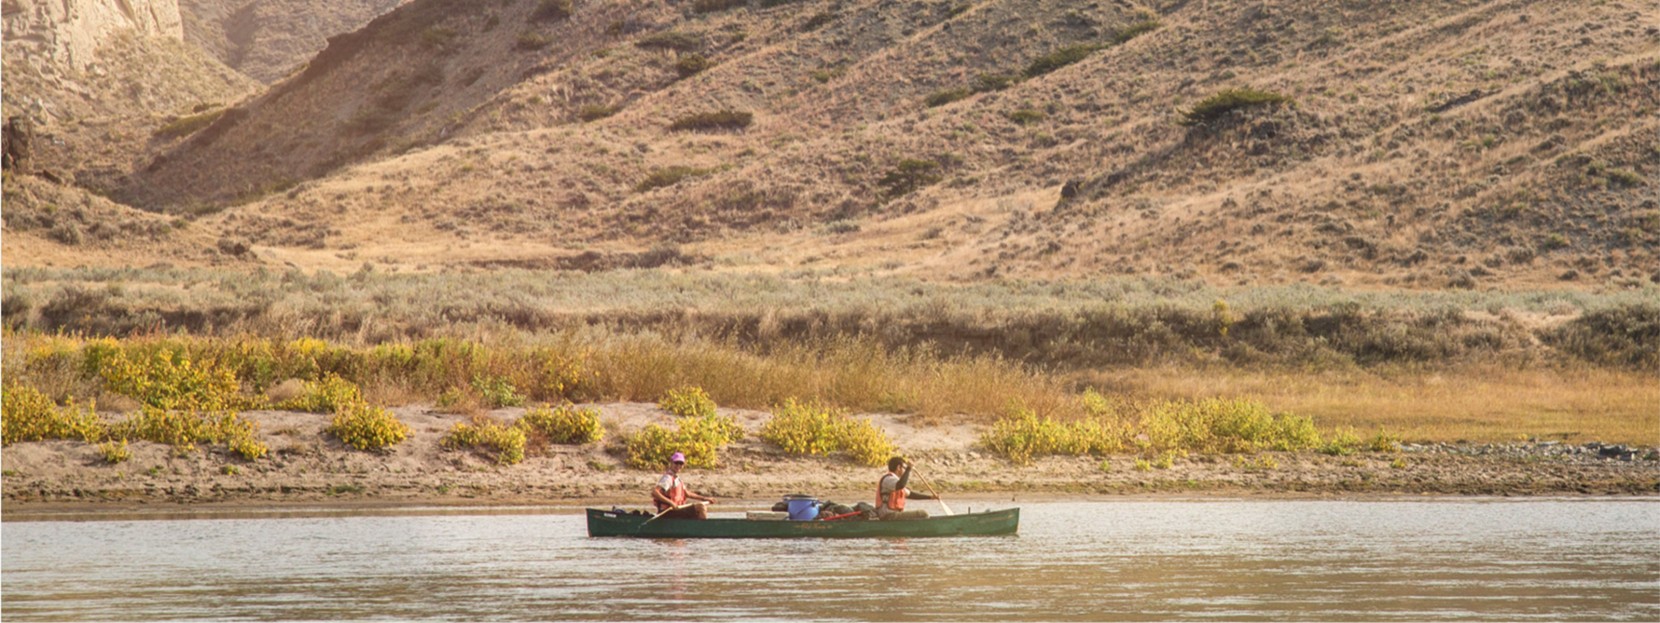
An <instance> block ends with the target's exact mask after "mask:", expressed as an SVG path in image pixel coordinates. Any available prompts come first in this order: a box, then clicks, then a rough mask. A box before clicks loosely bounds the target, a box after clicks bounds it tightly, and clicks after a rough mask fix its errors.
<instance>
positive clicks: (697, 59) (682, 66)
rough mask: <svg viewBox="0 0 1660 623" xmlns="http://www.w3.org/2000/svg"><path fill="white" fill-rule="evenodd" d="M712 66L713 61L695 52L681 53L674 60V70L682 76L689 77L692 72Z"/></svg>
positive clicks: (713, 64)
mask: <svg viewBox="0 0 1660 623" xmlns="http://www.w3.org/2000/svg"><path fill="white" fill-rule="evenodd" d="M714 66H715V63H714V62H712V61H710V60H709V59H708V57H705V56H704V55H702V54H697V53H691V54H685V55H682V56H681V57H680V58H677V59H675V61H674V71H675V73H678V74H680V77H682V78H688V77H691V76H692V75H693V74H696V73H698V72H701V71H703V70H705V69H708V68H710V67H714Z"/></svg>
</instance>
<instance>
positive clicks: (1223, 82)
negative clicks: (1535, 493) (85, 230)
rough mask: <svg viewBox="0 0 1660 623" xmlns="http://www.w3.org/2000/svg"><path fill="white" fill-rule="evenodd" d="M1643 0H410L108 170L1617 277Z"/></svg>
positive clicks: (234, 223) (1193, 263)
mask: <svg viewBox="0 0 1660 623" xmlns="http://www.w3.org/2000/svg"><path fill="white" fill-rule="evenodd" d="M1657 6H1660V5H1657V4H1656V3H1655V2H1652V1H1647V2H1622V1H1611V2H1601V3H1584V2H1577V1H1570V0H1560V1H1546V0H1539V1H1475V0H1444V1H1419V2H1395V3H1351V2H1338V1H1317V2H1306V1H1292V0H1279V1H1276V0H1252V1H1243V0H1239V1H1232V0H1210V1H1208V2H1191V1H1168V2H1141V3H1137V2H1097V3H1088V4H1079V3H1059V2H1039V1H1036V0H983V1H980V2H969V1H966V0H941V1H922V2H904V3H893V2H883V1H877V0H864V1H855V0H839V1H838V0H799V1H789V0H754V1H753V2H738V1H736V0H696V1H694V2H662V1H644V0H635V1H625V2H577V3H572V2H569V1H563V0H502V1H501V2H495V3H484V4H477V3H468V2H462V1H461V0H415V1H413V2H410V3H409V4H406V5H403V6H401V7H400V8H398V9H396V10H393V11H391V12H390V13H387V14H385V15H382V16H380V17H378V18H376V19H374V20H373V21H372V22H370V23H369V24H368V25H367V26H366V27H365V28H363V29H362V30H359V31H357V32H354V33H351V34H349V35H342V36H338V37H335V38H332V39H331V40H330V41H329V44H328V47H327V48H326V49H325V50H324V51H323V52H321V53H320V54H319V55H318V56H316V57H315V58H314V59H312V60H311V61H310V62H309V64H308V66H307V67H306V68H305V69H304V70H302V71H299V72H297V73H295V74H293V75H290V76H288V77H287V78H285V79H283V80H281V81H279V82H277V83H275V84H273V85H272V86H271V87H270V88H269V89H268V90H267V91H265V92H264V93H263V94H261V95H260V96H258V97H256V98H253V99H249V100H246V101H245V102H243V103H242V104H239V105H238V106H236V107H235V108H234V109H232V110H230V111H227V112H226V113H224V114H223V115H222V116H219V117H218V118H217V120H216V121H214V122H213V123H212V124H210V125H205V126H204V127H203V128H202V129H200V130H198V131H196V132H194V133H193V135H191V136H190V137H189V138H187V139H185V140H183V141H182V142H180V143H178V144H177V145H176V146H169V147H166V148H165V149H161V150H159V153H158V154H157V155H156V156H155V157H154V158H153V159H151V160H150V161H148V162H147V163H145V164H144V166H142V167H140V168H139V170H137V171H135V172H134V173H133V175H132V177H131V178H130V180H129V181H128V182H127V183H125V184H123V185H122V187H121V188H120V189H119V192H118V193H116V195H115V196H117V197H118V198H120V199H122V200H123V201H128V202H131V203H133V204H134V205H139V206H144V207H146V208H149V209H156V210H167V211H173V212H179V213H183V212H193V213H196V212H214V211H218V212H217V213H215V214H214V215H213V216H210V217H207V218H206V219H204V220H202V221H201V223H202V225H203V226H205V227H211V228H216V229H217V230H218V231H221V232H223V234H224V235H225V236H229V237H234V238H237V239H247V240H248V241H249V242H250V244H252V245H253V247H254V248H255V249H257V250H259V253H263V254H264V255H262V257H266V258H268V259H269V260H270V261H277V260H279V259H280V261H285V262H292V263H295V264H297V265H301V266H314V267H342V268H349V267H355V266H356V265H358V264H361V263H364V262H370V263H380V264H384V265H388V266H394V267H398V266H402V267H413V268H420V267H427V268H430V267H433V266H445V265H475V266H485V267H493V266H560V265H566V264H568V263H569V259H570V258H572V257H575V256H579V255H582V254H584V253H600V254H614V253H639V252H643V251H645V250H647V249H653V248H673V249H676V253H677V254H680V256H683V257H687V258H702V259H701V260H693V261H708V262H711V263H712V265H713V266H717V267H732V268H740V269H741V268H744V267H751V268H761V267H764V268H765V269H766V270H806V271H840V270H853V271H864V272H874V273H879V274H885V273H902V274H916V275H921V276H925V277H940V278H953V279H983V278H988V277H1002V276H1026V277H1056V276H1070V277H1087V276H1092V275H1106V274H1144V275H1175V276H1188V277H1196V278H1203V279H1207V280H1210V281H1214V282H1221V283H1291V282H1311V283H1325V284H1346V285H1352V286H1363V287H1364V286H1370V285H1394V286H1406V287H1414V288H1477V287H1485V286H1489V285H1515V284H1532V285H1541V284H1563V285H1567V286H1570V287H1583V286H1590V285H1596V286H1601V285H1612V286H1622V285H1634V284H1637V283H1643V282H1648V281H1651V280H1660V252H1657V248H1660V182H1657V180H1660V147H1657V146H1660V114H1657V112H1660V22H1657V21H1656V20H1657V18H1656V16H1657V15H1660V11H1657V10H1656V8H1657ZM8 76H9V74H8ZM233 206H234V207H233Z"/></svg>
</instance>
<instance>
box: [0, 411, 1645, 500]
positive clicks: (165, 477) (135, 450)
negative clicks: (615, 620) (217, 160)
mask: <svg viewBox="0 0 1660 623" xmlns="http://www.w3.org/2000/svg"><path fill="white" fill-rule="evenodd" d="M592 406H594V407H595V408H598V409H599V410H600V411H601V413H602V421H603V422H604V423H605V426H606V428H607V438H606V440H605V441H602V442H600V443H598V444H588V445H584V446H560V445H555V446H551V447H550V448H548V449H547V451H546V452H544V453H540V454H533V455H532V456H529V457H527V458H526V459H525V460H524V462H522V463H519V464H517V465H497V464H495V463H494V462H493V461H492V460H490V459H488V458H486V457H483V456H480V455H477V454H473V453H470V452H466V451H452V450H445V449H444V448H442V447H441V445H440V444H439V439H440V438H441V437H442V436H443V434H444V433H445V432H447V431H448V430H449V428H450V427H451V426H453V425H454V423H456V422H461V421H465V420H466V419H467V416H464V415H460V414H454V413H440V412H437V411H434V410H433V409H432V408H430V407H428V406H409V407H402V408H398V409H395V410H394V412H395V413H396V414H397V416H398V417H399V418H400V419H401V420H403V421H404V422H406V423H408V424H409V425H410V427H411V435H410V438H409V439H408V440H406V441H405V442H404V443H402V444H400V445H398V446H397V447H396V448H395V449H394V450H393V451H392V452H389V453H386V454H378V453H367V452H358V451H354V450H351V449H350V448H348V447H346V446H344V445H342V444H340V443H339V442H338V441H336V440H334V439H333V438H331V437H329V436H327V435H325V434H324V433H323V428H324V427H325V426H327V424H328V420H329V418H328V416H325V415H318V414H312V413H298V412H288V411H250V412H245V413H244V416H245V417H247V418H248V419H250V420H253V421H255V422H258V424H259V430H260V431H261V433H260V435H261V437H262V438H263V440H264V441H265V442H266V443H267V444H268V445H269V446H270V447H271V451H272V452H271V455H270V456H268V457H266V458H264V459H261V460H258V461H243V460H240V459H237V458H234V457H233V456H231V455H229V454H227V453H226V452H224V451H223V449H222V448H217V447H213V448H209V447H202V448H198V449H197V450H195V451H193V452H185V453H181V452H179V451H176V450H175V449H174V448H172V447H169V446H164V445H160V444H152V443H148V442H133V443H132V444H131V445H130V450H131V458H129V459H128V460H126V461H124V462H121V463H118V464H113V465H112V464H109V463H107V462H105V460H104V459H103V457H102V455H100V454H99V452H98V449H97V447H96V446H93V445H91V444H86V443H81V442H73V441H50V442H30V443H19V444H13V445H12V446H8V447H6V448H5V449H4V452H3V454H0V463H3V465H4V476H3V478H0V485H3V486H0V489H3V496H4V502H5V512H6V514H7V515H8V516H14V515H15V514H17V513H19V512H29V511H35V510H39V511H53V512H60V511H66V510H71V511H72V510H78V509H79V510H98V509H117V510H118V509H139V508H156V505H159V506H162V507H188V508H196V507H233V508H258V507H294V506H310V505H329V506H333V505H363V506H366V507H373V506H438V507H442V506H455V505H516V504H531V505H542V504H571V505H612V504H618V505H625V506H626V505H644V502H645V500H646V499H647V493H646V492H647V491H648V489H649V487H650V486H651V483H652V481H653V480H654V477H655V473H654V472H651V471H641V470H636V469H631V468H629V467H627V466H626V464H625V463H624V461H623V457H622V454H621V453H620V452H619V451H618V450H617V448H616V447H615V441H616V440H617V439H619V438H621V436H622V435H623V434H626V433H629V432H632V431H635V430H638V429H639V428H640V427H643V426H645V425H647V424H652V423H657V424H664V425H667V424H669V423H670V420H671V416H669V415H667V414H666V413H663V412H662V411H661V410H659V409H657V408H656V405H653V404H649V403H611V404H601V405H592ZM514 411H515V410H511V409H507V410H501V411H498V412H495V413H493V414H492V415H495V416H497V417H502V418H510V417H514V416H515V415H516V413H514ZM722 413H723V414H729V415H733V416H734V417H735V418H736V419H737V420H738V421H739V422H740V423H741V424H742V425H744V426H745V428H746V429H748V431H749V432H750V433H751V435H750V436H748V437H746V438H745V439H743V440H741V441H739V442H737V443H735V444H733V445H732V446H730V447H728V448H727V449H726V450H725V451H724V452H723V453H722V454H721V467H719V468H717V469H694V470H689V472H688V473H687V474H686V480H687V482H688V483H689V485H690V486H691V487H692V488H693V489H694V490H696V491H698V492H701V493H704V494H707V495H711V496H714V497H716V498H717V499H721V500H723V501H725V502H727V503H728V504H732V505H733V506H732V508H733V509H736V508H738V506H737V505H738V504H742V503H748V504H751V505H754V504H764V503H765V501H768V500H776V499H777V498H778V497H779V496H780V495H783V494H786V493H797V492H800V493H810V494H814V495H817V496H819V497H820V498H823V499H831V500H835V501H838V502H843V503H847V504H851V503H853V502H857V501H860V500H863V499H865V498H867V497H870V491H869V489H870V488H871V487H872V486H874V485H873V483H874V482H875V480H876V478H877V477H878V476H879V475H880V473H881V472H882V469H881V468H873V467H864V466H859V465H854V464H852V463H851V462H849V461H848V460H847V459H846V458H845V457H839V456H837V457H799V456H789V455H785V454H783V453H782V452H781V451H779V450H778V449H777V448H776V447H774V446H772V445H771V444H769V443H767V442H764V441H761V440H759V439H757V438H755V436H754V435H753V433H754V432H755V431H757V430H758V429H759V427H760V425H761V424H762V423H763V422H764V421H765V419H766V418H767V417H768V414H767V413H766V412H763V411H749V410H739V409H723V410H722ZM869 417H871V418H872V421H873V422H874V423H875V424H877V425H878V426H880V427H881V428H883V429H884V430H885V431H886V432H887V433H888V434H889V435H890V436H891V437H892V438H893V439H894V440H896V441H897V442H898V444H899V446H900V448H901V449H902V451H903V452H904V453H905V454H906V455H907V456H908V457H910V458H911V459H912V460H913V461H914V462H915V463H916V464H917V466H918V469H919V475H921V476H926V477H927V479H928V481H930V482H931V484H933V486H934V487H935V488H936V489H938V490H939V491H940V493H941V494H943V495H944V496H945V497H946V499H947V501H948V502H949V501H950V500H952V499H958V500H963V501H965V502H970V501H976V500H979V501H984V502H986V503H988V504H991V503H995V502H1005V503H1006V501H1007V500H1009V499H1015V500H1019V499H1022V498H1025V499H1033V497H1034V496H1054V497H1062V498H1075V497H1084V496H1098V495H1099V496H1126V495H1140V494H1154V495H1197V496H1208V495H1229V496H1258V495H1261V496H1374V495H1386V496H1387V495H1484V496H1511V495H1621V496H1623V495H1656V494H1660V453H1657V452H1656V451H1655V450H1654V449H1653V448H1637V447H1628V446H1613V445H1610V446H1603V445H1601V444H1596V443H1584V444H1567V443H1558V442H1533V441H1526V442H1521V441H1519V442H1514V443H1500V444H1491V443H1487V444H1474V443H1413V442H1412V440H1407V443H1404V444H1402V446H1401V449H1400V450H1399V451H1398V452H1357V453H1355V454H1351V455H1347V456H1330V455H1325V454H1320V453H1315V452H1299V453H1260V454H1254V455H1203V456H1201V455H1193V456H1188V457H1182V458H1176V459H1175V460H1174V461H1173V462H1172V463H1171V464H1170V465H1169V466H1168V467H1160V466H1159V465H1157V463H1156V461H1155V462H1153V463H1152V464H1149V463H1147V462H1145V461H1143V462H1142V463H1141V464H1140V465H1138V458H1139V457H1136V456H1132V455H1113V456H1108V457H1090V456H1083V457H1044V458H1039V459H1037V460H1035V461H1033V462H1032V463H1031V464H1029V465H1014V464H1011V463H1009V462H1007V461H1005V460H1003V459H1001V458H998V457H994V456H992V455H990V454H988V453H986V452H984V451H983V450H980V449H978V448H976V447H975V445H974V444H975V441H976V440H977V439H978V436H979V433H980V430H979V429H978V428H976V427H975V426H974V425H969V424H956V425H943V426H927V425H918V424H919V423H918V422H915V421H914V420H915V418H913V417H907V416H899V415H884V414H875V415H871V416H869ZM913 488H916V489H924V490H925V485H924V482H923V480H922V479H921V478H918V479H917V480H916V482H915V483H914V484H913ZM957 510H959V511H960V510H961V509H960V508H959V509H957Z"/></svg>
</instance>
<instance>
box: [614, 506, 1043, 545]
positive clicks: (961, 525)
mask: <svg viewBox="0 0 1660 623" xmlns="http://www.w3.org/2000/svg"><path fill="white" fill-rule="evenodd" d="M647 519H650V516H649V515H628V514H618V513H616V512H613V511H604V510H599V509H595V508H590V509H588V536H633V537H646V538H658V539H799V538H818V539H868V538H917V537H942V536H996V535H1006V534H1015V532H1016V531H1018V530H1019V529H1020V509H1018V508H1011V509H1007V510H1000V511H987V512H981V513H974V514H971V515H946V516H942V517H930V518H928V519H912V520H906V521H862V520H842V521H767V520H751V519H725V518H718V519H669V518H666V517H665V518H662V519H658V520H656V521H651V522H647V521H646V520H647Z"/></svg>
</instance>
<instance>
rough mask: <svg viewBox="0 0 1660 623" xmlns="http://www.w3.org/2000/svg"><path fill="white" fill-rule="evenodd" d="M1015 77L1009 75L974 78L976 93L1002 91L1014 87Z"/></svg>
mask: <svg viewBox="0 0 1660 623" xmlns="http://www.w3.org/2000/svg"><path fill="white" fill-rule="evenodd" d="M1014 83H1015V76H1011V75H1008V74H980V75H978V76H975V77H974V92H975V93H986V92H989V91H1001V90H1003V89H1007V88H1009V87H1011V86H1014Z"/></svg>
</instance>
